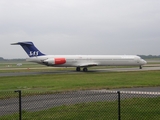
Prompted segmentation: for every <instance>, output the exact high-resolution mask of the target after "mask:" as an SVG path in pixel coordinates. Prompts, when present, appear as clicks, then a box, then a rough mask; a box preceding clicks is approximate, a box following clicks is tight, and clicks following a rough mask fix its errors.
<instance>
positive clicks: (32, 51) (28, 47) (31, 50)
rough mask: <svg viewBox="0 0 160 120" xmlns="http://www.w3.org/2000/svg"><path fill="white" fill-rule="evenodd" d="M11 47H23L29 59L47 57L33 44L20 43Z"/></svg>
mask: <svg viewBox="0 0 160 120" xmlns="http://www.w3.org/2000/svg"><path fill="white" fill-rule="evenodd" d="M11 45H21V46H22V48H23V49H24V50H25V51H26V53H27V54H28V56H29V57H36V56H43V55H45V54H43V53H42V52H40V51H39V50H38V49H37V48H36V47H35V46H34V44H33V43H32V42H18V43H12V44H11Z"/></svg>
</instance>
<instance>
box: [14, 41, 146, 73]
mask: <svg viewBox="0 0 160 120" xmlns="http://www.w3.org/2000/svg"><path fill="white" fill-rule="evenodd" d="M11 45H21V47H22V48H23V49H24V50H25V52H26V53H27V54H28V56H29V58H27V59H26V61H29V62H35V63H38V64H43V65H46V66H53V67H76V71H81V68H83V71H84V72H86V71H88V67H93V66H139V68H140V69H142V66H143V65H145V64H147V62H146V61H145V60H143V59H142V58H141V57H139V56H137V55H46V54H44V53H42V52H41V51H39V50H38V49H37V48H36V47H35V46H34V44H33V42H17V43H12V44H11Z"/></svg>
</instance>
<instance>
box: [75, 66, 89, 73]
mask: <svg viewBox="0 0 160 120" xmlns="http://www.w3.org/2000/svg"><path fill="white" fill-rule="evenodd" d="M76 71H81V68H80V67H77V68H76ZM87 71H88V69H87V67H84V68H83V72H87Z"/></svg>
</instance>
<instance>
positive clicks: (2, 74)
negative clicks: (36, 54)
mask: <svg viewBox="0 0 160 120" xmlns="http://www.w3.org/2000/svg"><path fill="white" fill-rule="evenodd" d="M149 70H160V67H159V66H158V67H143V69H139V68H138V67H136V68H110V69H95V70H93V69H89V70H88V72H114V71H116V72H123V71H149ZM73 73H83V72H82V71H81V72H77V71H75V70H64V71H63V70H60V71H52V72H50V71H49V72H20V73H18V72H16V73H0V77H2V76H27V75H42V74H73Z"/></svg>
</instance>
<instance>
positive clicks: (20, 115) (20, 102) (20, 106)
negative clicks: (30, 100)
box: [14, 90, 22, 120]
mask: <svg viewBox="0 0 160 120" xmlns="http://www.w3.org/2000/svg"><path fill="white" fill-rule="evenodd" d="M14 92H18V93H19V120H22V100H21V90H16V91H14Z"/></svg>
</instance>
